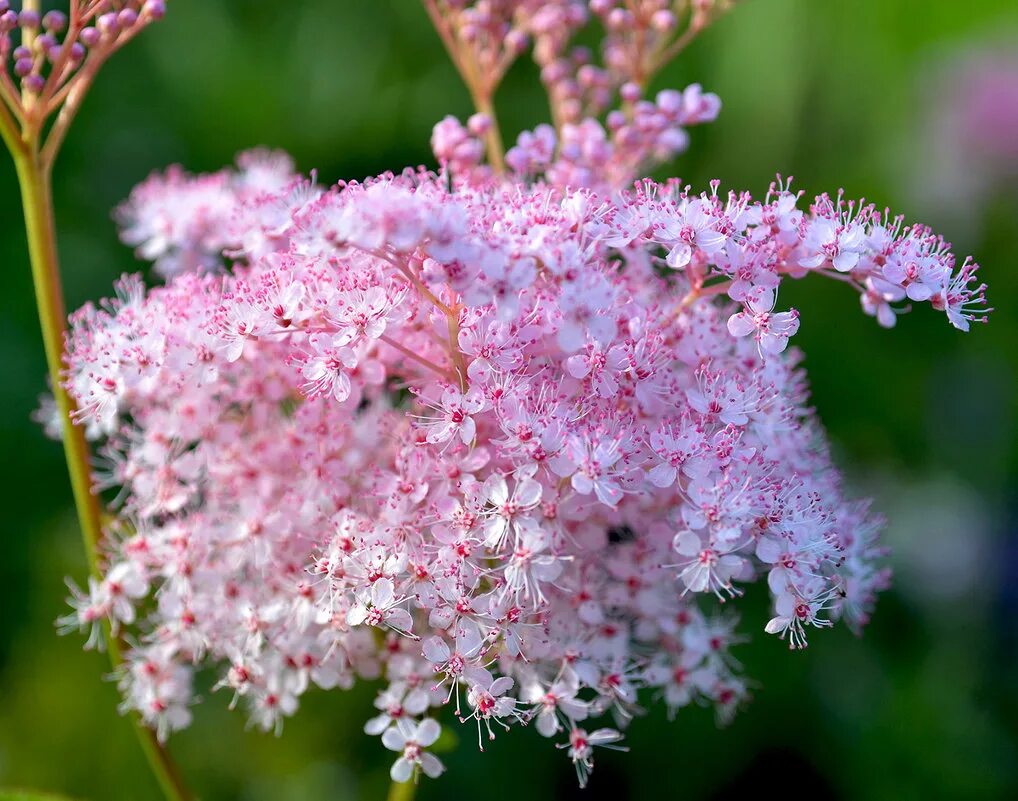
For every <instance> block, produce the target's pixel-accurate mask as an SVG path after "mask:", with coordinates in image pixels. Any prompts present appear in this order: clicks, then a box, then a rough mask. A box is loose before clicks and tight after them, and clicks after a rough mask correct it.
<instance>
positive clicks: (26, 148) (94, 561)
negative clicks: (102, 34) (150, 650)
mask: <svg viewBox="0 0 1018 801" xmlns="http://www.w3.org/2000/svg"><path fill="white" fill-rule="evenodd" d="M4 138H5V139H7V138H8V137H7V136H5V137H4ZM11 144H14V143H12V142H8V145H11ZM18 145H20V146H16V147H11V154H12V155H13V157H14V164H15V167H16V168H17V172H18V183H19V184H20V186H21V202H22V207H23V209H24V214H25V234H26V236H27V238H28V255H29V260H30V261H31V264H32V281H33V284H34V286H35V299H36V303H37V305H38V309H39V322H40V324H41V326H42V338H43V344H44V346H45V350H46V365H47V367H48V369H49V376H50V381H51V382H52V384H53V395H54V398H55V399H56V405H57V409H58V410H59V413H60V420H61V425H62V427H63V443H64V456H65V457H66V460H67V471H68V474H69V475H70V479H71V490H72V492H73V494H74V506H75V509H76V510H77V514H78V524H79V525H80V527H81V533H82V538H83V540H84V544H85V553H86V555H87V557H88V565H89V570H90V572H91V573H92V575H93V576H95V577H96V578H100V573H99V543H100V541H101V537H102V510H101V508H100V505H99V499H98V498H97V497H96V496H95V495H94V494H93V493H92V479H91V469H90V458H89V447H88V442H87V441H86V439H85V432H84V429H83V428H82V427H81V426H78V425H75V424H74V422H73V418H72V415H73V414H74V411H75V407H74V401H73V400H72V399H71V397H70V395H68V394H67V390H65V389H64V387H63V383H62V379H61V373H62V372H63V351H64V339H65V337H66V334H67V323H66V320H67V312H66V309H65V307H64V297H63V289H62V287H61V283H60V266H59V261H58V259H57V243H56V228H55V225H54V215H53V196H52V173H51V168H50V167H51V165H50V163H49V162H48V160H46V159H44V158H43V157H42V156H41V155H40V153H39V151H38V148H37V147H33V146H31V145H26V144H25V143H23V142H21V143H18ZM105 634H106V642H107V646H108V647H107V651H108V653H109V657H110V664H111V665H112V666H113V670H114V672H117V671H118V669H119V668H120V667H121V665H123V656H122V654H121V644H120V641H119V640H118V639H117V638H116V637H114V636H113V634H112V632H111V631H110V628H109V625H108V623H107V625H106V631H105ZM130 717H131V722H132V723H133V724H134V729H135V731H136V733H137V735H138V739H139V740H140V741H141V746H142V749H143V750H144V752H145V756H146V758H147V759H148V762H149V765H150V767H151V768H152V772H153V773H154V774H155V777H156V779H157V781H158V782H159V785H160V787H161V788H162V790H163V793H164V794H165V796H166V798H167V799H168V801H190V799H191V798H192V796H191V794H190V792H189V791H188V790H187V788H186V786H185V785H184V783H183V781H182V779H181V776H180V773H179V771H178V770H177V767H176V765H175V764H174V762H173V760H172V758H171V757H170V755H169V753H168V752H167V751H166V749H165V748H163V746H162V744H161V743H160V742H159V740H158V738H157V737H156V733H155V732H154V731H152V729H150V728H149V727H148V726H146V725H145V724H144V722H143V721H142V719H141V717H140V715H138V713H136V712H132V713H131V715H130Z"/></svg>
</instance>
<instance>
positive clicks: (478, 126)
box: [467, 114, 491, 136]
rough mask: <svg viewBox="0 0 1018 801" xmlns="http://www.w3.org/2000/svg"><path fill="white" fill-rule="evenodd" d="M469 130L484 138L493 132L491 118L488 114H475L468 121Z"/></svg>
mask: <svg viewBox="0 0 1018 801" xmlns="http://www.w3.org/2000/svg"><path fill="white" fill-rule="evenodd" d="M467 128H469V129H470V133H472V134H473V135H474V136H484V135H485V134H486V133H487V132H488V131H490V130H491V117H489V116H488V115H487V114H474V115H472V116H471V117H470V119H469V120H467Z"/></svg>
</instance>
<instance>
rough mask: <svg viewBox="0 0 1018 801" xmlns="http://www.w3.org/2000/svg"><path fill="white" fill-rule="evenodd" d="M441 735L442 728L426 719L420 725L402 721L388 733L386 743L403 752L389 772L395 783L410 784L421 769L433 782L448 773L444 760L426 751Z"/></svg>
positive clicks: (384, 736)
mask: <svg viewBox="0 0 1018 801" xmlns="http://www.w3.org/2000/svg"><path fill="white" fill-rule="evenodd" d="M441 732H442V728H441V726H439V725H438V723H436V722H435V721H434V720H432V719H431V718H425V719H424V720H422V721H421V722H420V723H418V724H416V725H414V724H412V723H410V722H409V721H406V720H400V721H398V722H397V723H396V725H395V726H392V727H391V728H388V729H386V730H385V733H384V734H383V735H382V744H383V745H384V746H385V747H386V748H388V749H389V750H390V751H398V752H401V754H400V756H399V758H398V759H397V760H396V761H395V762H393V763H392V769H391V770H390V771H389V775H390V776H391V777H392V780H393V781H394V782H408V781H410V779H412V778H413V776H414V772H415V771H417V770H421V771H422V772H423V773H424V775H425V776H428V777H430V778H432V779H437V778H438V777H439V776H441V775H442V774H443V773H444V772H445V766H444V765H443V764H442V762H441V760H439V758H438V757H436V756H435V755H434V754H432V753H431V752H430V751H425V750H424V749H425V748H427V747H428V746H431V745H434V743H435V740H437V739H438V735H439V734H441Z"/></svg>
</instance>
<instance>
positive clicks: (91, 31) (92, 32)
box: [78, 28, 102, 47]
mask: <svg viewBox="0 0 1018 801" xmlns="http://www.w3.org/2000/svg"><path fill="white" fill-rule="evenodd" d="M101 40H102V34H101V33H99V29H98V28H85V29H83V30H82V31H81V33H79V34H78V41H80V42H81V43H82V44H83V45H85V47H95V46H96V45H97V44H99V42H100V41H101Z"/></svg>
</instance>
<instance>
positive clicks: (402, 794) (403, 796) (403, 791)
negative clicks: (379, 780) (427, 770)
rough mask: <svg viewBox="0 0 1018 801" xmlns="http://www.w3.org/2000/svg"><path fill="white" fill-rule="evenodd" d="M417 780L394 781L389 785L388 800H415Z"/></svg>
mask: <svg viewBox="0 0 1018 801" xmlns="http://www.w3.org/2000/svg"><path fill="white" fill-rule="evenodd" d="M415 795H417V782H393V783H392V784H390V785H389V796H388V801H414V796H415Z"/></svg>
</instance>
